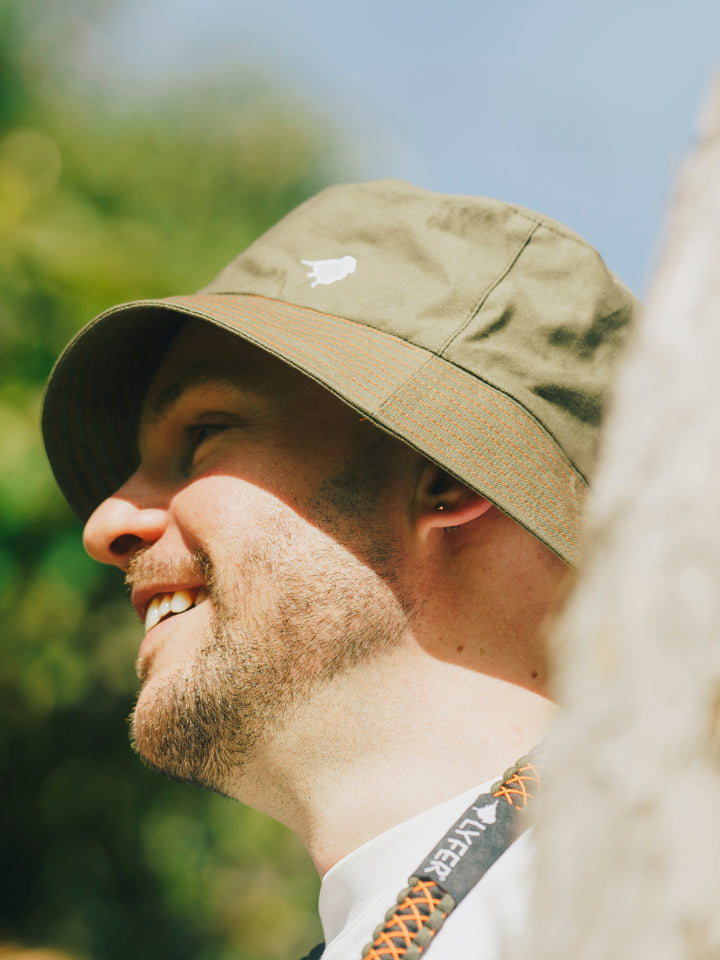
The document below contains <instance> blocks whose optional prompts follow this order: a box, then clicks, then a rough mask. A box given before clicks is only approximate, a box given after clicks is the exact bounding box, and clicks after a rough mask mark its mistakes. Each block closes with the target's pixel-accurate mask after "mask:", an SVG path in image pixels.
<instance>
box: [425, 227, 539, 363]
mask: <svg viewBox="0 0 720 960" xmlns="http://www.w3.org/2000/svg"><path fill="white" fill-rule="evenodd" d="M538 226H539V224H538V223H537V222H533V223H532V226H531V228H530V231H529V232H528V234H527V235H526V237H525V239H524V240H523V242H522V243H521V244H520V246H519V248H518V249H517V250H516V251H515V253H514V254H512V256H510V257H509V259H508V260H507V262H506V264H505V266H504V267H503V268H502V270H501V271H500V273H499V274H498V276H497V277H496V278H495V280H494V281H493V282H492V283H490V284H489V285H488V286H487V287H486V288H485V291H484V292H483V293H482V294H481V295H480V297H479V298H478V299H477V300H476V301H475V303H474V305H473V306H472V307H471V308H470V312H469V314H468V315H467V317H466V318H465V320H464V321H463V322H462V323H461V324H460V326H459V327H458V328H457V329H456V330H455V331H454V332H453V333H451V334H450V335H449V336H448V338H447V339H446V340H445V342H444V343H443V344H442V346H441V347H440V349H439V350H438V351H437V354H438V356H440V357H441V356H444V354H445V351H446V350H447V349H448V348H449V346H450V344H451V343H453V341H454V340H456V339H457V338H458V337H459V336H460V334H461V333H462V332H463V330H465V329H466V328H467V327H468V325H469V324H470V323H471V322H472V321H473V320H474V319H475V317H476V316H477V315H478V313H480V311H481V310H482V308H483V306H484V304H485V302H486V300H487V298H488V297H489V296H490V294H491V293H492V292H493V290H496V289H497V288H498V287H499V286H500V284H501V283H502V282H503V280H504V279H505V278H506V277H507V275H508V274H509V273H510V271H511V270H512V268H513V267H514V266H515V264H516V263H517V261H518V259H519V257H520V255H521V254H522V252H523V250H524V249H525V248H526V247H527V245H528V244H529V243H530V241H531V240H532V238H533V236H534V235H535V233H536V231H537V229H538Z"/></svg>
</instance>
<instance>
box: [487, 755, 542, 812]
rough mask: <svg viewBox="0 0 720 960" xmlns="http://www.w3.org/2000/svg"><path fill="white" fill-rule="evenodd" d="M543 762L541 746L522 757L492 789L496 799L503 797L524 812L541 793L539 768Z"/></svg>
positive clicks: (491, 791)
mask: <svg viewBox="0 0 720 960" xmlns="http://www.w3.org/2000/svg"><path fill="white" fill-rule="evenodd" d="M541 761H542V752H541V746H540V747H535V749H534V750H531V751H530V753H529V754H528V755H527V756H526V757H521V758H520V759H519V760H518V762H517V763H516V764H515V766H514V767H510V769H509V770H506V771H505V773H504V775H503V778H502V780H499V781H498V782H497V783H496V784H494V786H492V787H491V788H490V793H491V794H492V795H493V796H494V797H502V798H503V799H504V800H507V802H508V803H509V804H510V806H511V807H517V809H519V810H524V809H525V807H526V806H527V805H528V803H529V802H530V801H531V800H533V799H534V798H535V797H536V796H537V795H538V793H539V792H540V787H541V786H542V781H541V779H540V771H539V770H538V766H539V764H540V762H541Z"/></svg>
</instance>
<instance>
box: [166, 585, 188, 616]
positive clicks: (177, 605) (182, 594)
mask: <svg viewBox="0 0 720 960" xmlns="http://www.w3.org/2000/svg"><path fill="white" fill-rule="evenodd" d="M192 605H193V598H192V597H191V596H190V594H189V593H188V592H187V590H177V591H176V592H175V593H174V594H173V595H172V600H171V601H170V610H171V611H172V612H173V613H182V612H183V611H184V610H189V609H190V607H191V606H192ZM161 606H162V604H161Z"/></svg>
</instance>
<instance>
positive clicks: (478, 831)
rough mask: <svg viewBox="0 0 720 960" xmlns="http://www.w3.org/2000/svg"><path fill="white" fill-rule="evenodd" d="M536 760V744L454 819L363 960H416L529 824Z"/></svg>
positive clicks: (535, 786)
mask: <svg viewBox="0 0 720 960" xmlns="http://www.w3.org/2000/svg"><path fill="white" fill-rule="evenodd" d="M540 759H541V748H540V747H536V748H535V749H534V750H532V751H531V752H530V753H529V754H528V755H527V756H526V757H522V758H521V759H520V760H518V762H517V763H516V764H515V766H514V767H512V768H511V769H510V770H506V771H505V775H504V776H503V779H502V780H500V781H498V783H496V784H495V785H494V786H493V787H491V788H490V792H489V793H481V794H480V796H479V797H477V798H476V799H475V800H474V801H473V803H472V804H471V805H470V806H469V807H468V808H467V810H466V811H465V812H464V813H463V814H462V815H461V816H460V817H459V818H458V819H457V820H456V821H455V823H454V824H453V825H452V826H451V827H450V829H449V830H448V831H447V833H446V834H445V836H444V837H443V838H442V839H441V840H440V842H439V843H438V844H436V845H435V846H434V847H433V848H432V850H431V851H430V853H429V854H428V855H427V857H425V858H424V859H423V861H422V863H421V864H420V866H419V867H418V868H417V870H416V871H415V872H414V874H413V875H412V876H411V877H410V879H409V880H408V886H407V887H406V889H405V890H402V891H401V893H400V894H399V895H398V898H397V902H396V905H395V906H393V907H391V908H390V910H388V912H387V913H386V914H385V922H384V923H382V924H381V925H380V926H379V927H378V928H377V929H376V930H375V931H374V933H373V937H374V939H373V941H372V943H369V944H368V945H367V946H366V947H365V949H364V950H363V952H362V956H363V958H364V960H401V958H402V960H417V958H418V957H419V956H420V955H421V953H422V952H423V951H424V950H425V949H426V947H427V946H428V944H429V943H430V942H431V941H432V939H433V937H434V936H435V935H436V934H437V932H438V930H439V929H440V927H441V926H442V925H443V923H444V922H445V920H446V918H447V917H448V915H449V914H450V913H451V912H452V911H453V910H454V909H455V907H456V906H457V905H458V904H459V903H460V902H461V901H462V900H463V899H464V898H465V897H466V896H467V895H468V893H470V891H471V890H472V889H473V887H474V886H475V884H476V883H478V881H479V880H480V879H481V878H482V877H483V876H484V875H485V873H486V872H487V871H488V870H489V869H490V867H491V866H492V865H493V863H495V861H496V860H497V859H498V857H499V856H500V855H501V854H502V853H504V852H505V850H507V848H508V847H509V846H510V844H511V843H512V842H513V840H515V839H516V838H517V837H519V836H520V835H521V834H522V833H524V831H525V830H527V828H528V827H529V826H530V822H529V818H528V816H527V815H526V813H525V811H526V809H527V806H528V803H529V802H530V801H531V800H532V799H533V798H534V797H535V796H537V794H538V792H539V789H540V786H541V781H540V774H539V772H538V764H539V761H540Z"/></svg>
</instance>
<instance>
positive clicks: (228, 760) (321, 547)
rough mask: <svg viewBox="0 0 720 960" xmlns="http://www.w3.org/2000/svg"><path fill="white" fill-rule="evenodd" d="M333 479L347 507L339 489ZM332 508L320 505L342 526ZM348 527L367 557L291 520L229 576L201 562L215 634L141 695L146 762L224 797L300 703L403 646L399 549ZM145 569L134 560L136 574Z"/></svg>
mask: <svg viewBox="0 0 720 960" xmlns="http://www.w3.org/2000/svg"><path fill="white" fill-rule="evenodd" d="M366 479H367V477H366ZM334 482H335V488H334V489H335V493H336V494H338V490H340V491H341V493H340V494H339V499H340V501H342V499H343V496H344V494H342V484H340V487H338V485H337V478H336V480H335V481H334ZM365 489H367V488H366V487H365ZM330 492H332V491H330ZM325 493H326V494H327V493H328V491H325ZM335 500H336V502H335V503H334V504H333V503H332V497H331V498H329V499H328V497H327V496H325V497H324V498H323V503H324V506H325V509H326V511H327V510H328V509H329V510H330V511H331V513H332V514H333V515H335V518H336V514H337V500H338V497H337V496H336V497H335ZM362 512H363V511H361V513H362ZM326 516H327V513H326ZM350 526H351V527H354V528H355V531H354V532H355V533H356V534H357V533H359V532H360V530H362V534H363V540H364V541H365V543H366V546H367V549H366V550H365V551H364V556H365V559H364V560H363V559H360V558H359V557H358V556H356V555H355V554H354V553H351V552H350V551H349V550H348V549H347V548H346V547H345V546H343V545H342V544H341V543H340V542H339V541H338V540H337V539H335V538H333V537H329V536H328V535H327V534H324V533H322V532H321V531H320V530H319V529H317V528H315V527H312V526H310V525H308V524H307V523H305V522H304V521H302V520H300V519H294V518H293V519H292V520H291V519H289V518H287V516H285V517H278V518H277V519H276V520H275V521H274V522H273V524H272V534H271V535H270V536H267V537H265V536H264V537H263V542H262V545H261V546H256V547H255V548H254V549H253V551H252V552H251V553H245V554H244V555H243V556H242V558H241V559H239V560H237V561H236V562H234V563H233V564H232V567H231V568H230V569H225V568H221V567H220V564H219V563H218V564H213V561H212V559H211V558H210V556H209V555H208V554H206V553H201V552H198V553H196V554H195V557H194V560H195V564H196V565H197V568H198V569H199V570H201V571H202V575H203V578H204V580H205V582H206V583H207V587H208V599H207V600H206V601H205V603H207V604H209V610H210V617H209V626H208V627H207V628H206V636H205V637H204V638H203V640H202V643H201V646H200V647H199V649H198V650H197V651H196V652H195V654H194V655H193V658H192V660H191V661H190V662H189V663H187V664H186V665H184V666H182V667H179V668H178V670H177V671H175V672H173V673H171V674H170V675H169V676H168V677H166V678H165V679H164V680H162V681H161V682H158V683H155V684H153V685H148V686H147V687H145V688H144V689H143V690H142V691H141V693H140V696H139V698H138V701H137V704H136V706H135V710H134V712H133V715H132V718H131V741H132V743H133V747H134V749H135V750H136V752H137V753H139V755H140V756H141V757H142V759H143V760H144V762H145V763H146V764H147V765H149V766H150V767H152V768H153V769H155V770H156V771H158V772H159V773H161V774H163V775H164V776H167V777H169V778H171V779H175V780H180V781H183V782H189V783H194V784H198V785H200V786H203V787H206V788H209V789H211V790H214V791H216V792H219V793H228V792H229V784H230V783H231V781H232V780H233V779H234V777H235V776H236V775H237V773H238V771H239V770H242V768H243V767H244V766H246V765H247V764H248V763H250V762H251V761H252V760H253V758H254V757H255V756H256V755H257V751H258V747H259V745H260V744H261V743H262V742H263V741H264V740H268V739H269V738H272V737H273V736H276V735H278V734H280V733H281V731H282V728H283V726H284V724H285V723H287V721H288V719H289V718H290V717H291V716H292V712H293V708H294V706H296V705H297V704H298V703H303V702H307V700H308V699H310V698H311V697H312V694H313V692H314V691H315V690H317V689H318V688H319V687H322V686H323V685H325V684H327V683H329V682H331V681H332V680H333V678H335V677H337V676H339V675H341V674H344V673H346V672H348V671H350V670H352V669H353V668H354V667H356V666H357V665H358V664H360V663H362V662H367V661H368V660H369V659H370V658H375V657H378V656H382V654H383V653H385V652H387V651H389V650H392V649H394V648H395V647H397V646H398V645H399V643H400V642H401V641H402V640H403V639H404V637H405V636H406V634H407V628H408V622H409V611H408V609H407V603H404V602H403V601H402V599H401V598H400V593H401V591H399V589H398V586H397V584H396V583H394V582H393V580H394V577H393V572H392V571H393V570H394V569H395V564H394V563H393V558H394V557H395V554H396V548H395V546H394V544H393V543H392V542H391V541H389V540H388V537H387V533H386V530H384V529H383V524H382V523H381V522H374V523H371V524H369V525H368V523H367V516H365V517H364V518H363V517H359V515H358V513H355V515H354V518H353V521H352V522H351V524H350ZM347 532H348V524H347V523H346V524H345V533H347ZM353 541H354V542H355V543H357V542H358V541H357V539H355V538H353ZM351 542H352V541H351ZM142 565H143V558H142V556H139V557H138V558H137V568H138V569H137V571H136V572H135V573H134V574H133V575H134V576H138V578H140V577H139V570H141V569H142Z"/></svg>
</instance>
